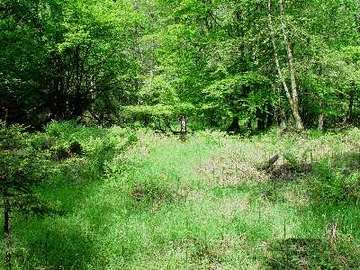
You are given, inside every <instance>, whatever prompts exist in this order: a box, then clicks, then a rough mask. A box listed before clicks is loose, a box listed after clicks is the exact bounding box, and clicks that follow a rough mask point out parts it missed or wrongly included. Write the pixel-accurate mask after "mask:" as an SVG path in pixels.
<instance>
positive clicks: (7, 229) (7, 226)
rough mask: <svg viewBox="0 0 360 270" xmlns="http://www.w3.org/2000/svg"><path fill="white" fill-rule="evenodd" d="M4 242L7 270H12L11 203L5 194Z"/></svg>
mask: <svg viewBox="0 0 360 270" xmlns="http://www.w3.org/2000/svg"><path fill="white" fill-rule="evenodd" d="M4 241H5V258H4V263H5V267H6V269H11V246H12V245H11V244H12V243H11V219H10V201H9V196H8V194H4Z"/></svg>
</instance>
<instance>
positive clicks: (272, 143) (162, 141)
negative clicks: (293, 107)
mask: <svg viewBox="0 0 360 270" xmlns="http://www.w3.org/2000/svg"><path fill="white" fill-rule="evenodd" d="M33 144H34V147H37V148H39V149H43V150H44V151H49V152H50V153H53V155H52V157H53V160H52V164H53V169H54V173H53V174H52V177H51V178H49V179H47V181H46V183H44V184H43V185H42V186H41V187H40V188H39V190H38V192H39V194H41V195H42V196H43V197H45V198H47V199H48V200H50V201H53V202H54V204H56V205H58V207H59V208H61V209H62V213H63V214H62V215H58V216H49V217H35V216H34V217H23V216H21V215H18V216H15V217H14V228H13V231H14V244H15V245H14V246H15V249H14V258H15V269H360V259H359V258H360V254H359V252H358V250H360V229H359V228H360V227H359V225H360V210H359V200H360V132H359V130H358V129H352V130H348V131H345V132H342V133H337V134H336V133H329V134H322V135H319V134H317V133H316V136H314V132H309V133H304V134H301V135H296V134H285V135H279V134H278V133H277V131H276V130H273V131H270V132H269V133H268V134H265V135H258V136H255V137H251V138H242V139H240V138H237V137H229V136H227V135H225V134H222V133H214V132H213V133H209V132H201V133H197V134H194V135H191V136H189V137H188V138H187V141H186V142H182V141H181V140H179V138H177V137H175V136H165V135H155V134H154V133H153V132H151V131H148V130H139V131H136V132H134V131H130V130H126V129H121V128H117V127H113V128H109V129H102V128H87V127H81V126H78V125H76V124H75V123H71V122H70V123H52V124H50V125H49V127H48V128H47V129H46V131H45V132H44V133H41V134H34V136H33ZM75 146H76V147H75ZM74 148H76V149H74ZM276 154H278V155H279V156H280V158H279V160H278V161H277V162H276V163H275V164H274V165H273V167H272V168H271V169H270V170H262V169H261V168H262V167H261V165H262V164H264V163H266V162H267V161H268V160H269V159H270V158H271V157H273V156H274V155H276ZM59 156H61V158H59Z"/></svg>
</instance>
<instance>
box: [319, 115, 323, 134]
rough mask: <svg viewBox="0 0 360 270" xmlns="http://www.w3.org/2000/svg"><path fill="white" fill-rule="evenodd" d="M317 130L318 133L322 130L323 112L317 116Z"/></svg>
mask: <svg viewBox="0 0 360 270" xmlns="http://www.w3.org/2000/svg"><path fill="white" fill-rule="evenodd" d="M318 129H319V130H320V131H323V130H324V113H323V112H321V113H320V115H319V123H318Z"/></svg>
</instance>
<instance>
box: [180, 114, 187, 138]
mask: <svg viewBox="0 0 360 270" xmlns="http://www.w3.org/2000/svg"><path fill="white" fill-rule="evenodd" d="M186 134H187V123H186V117H185V115H182V116H181V117H180V137H181V139H182V140H185V139H186Z"/></svg>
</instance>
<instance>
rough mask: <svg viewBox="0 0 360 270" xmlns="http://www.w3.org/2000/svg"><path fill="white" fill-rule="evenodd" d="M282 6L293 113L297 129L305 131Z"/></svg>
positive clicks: (282, 24)
mask: <svg viewBox="0 0 360 270" xmlns="http://www.w3.org/2000/svg"><path fill="white" fill-rule="evenodd" d="M279 5H280V13H281V16H280V21H281V28H282V32H283V37H284V42H285V44H286V51H287V57H288V63H289V72H290V81H291V91H292V95H291V96H292V103H293V108H292V113H293V116H294V119H295V123H296V128H297V129H299V130H303V129H304V124H303V121H302V119H301V116H300V109H299V95H298V90H297V83H296V76H295V67H294V56H293V53H292V49H291V44H290V41H289V39H288V34H287V29H286V23H285V21H284V17H285V4H284V0H279Z"/></svg>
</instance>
